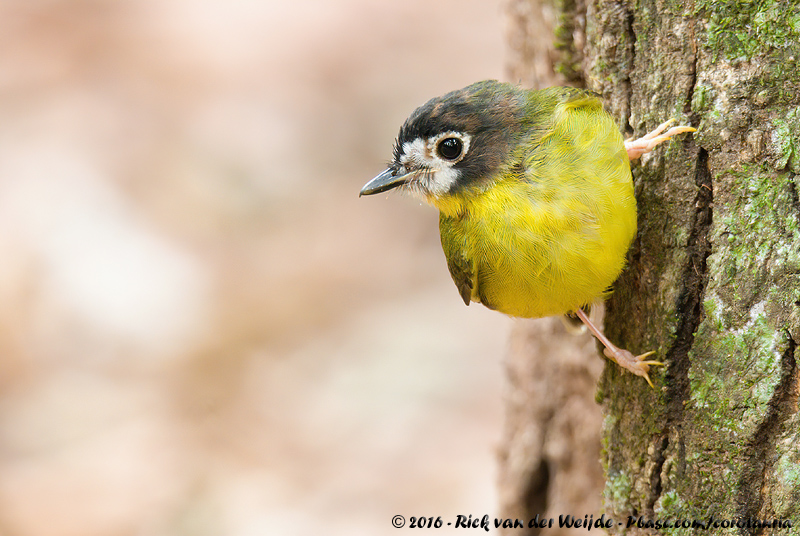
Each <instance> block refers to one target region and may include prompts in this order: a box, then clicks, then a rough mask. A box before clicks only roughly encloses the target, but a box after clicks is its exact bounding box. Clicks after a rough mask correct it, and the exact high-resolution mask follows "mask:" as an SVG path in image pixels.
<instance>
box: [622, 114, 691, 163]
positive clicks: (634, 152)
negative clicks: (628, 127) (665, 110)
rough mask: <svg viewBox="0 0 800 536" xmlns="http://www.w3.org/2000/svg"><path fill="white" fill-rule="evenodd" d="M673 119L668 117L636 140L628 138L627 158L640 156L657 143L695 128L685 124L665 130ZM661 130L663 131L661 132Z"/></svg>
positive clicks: (633, 158)
mask: <svg viewBox="0 0 800 536" xmlns="http://www.w3.org/2000/svg"><path fill="white" fill-rule="evenodd" d="M674 122H675V120H674V119H670V120H669V121H665V122H663V123H661V124H660V125H658V127H656V129H655V130H653V131H651V132H648V133H647V134H645V135H644V136H642V137H641V138H639V139H636V140H628V141H626V142H625V150H626V151H627V152H628V159H629V160H635V159H637V158H639V157H640V156H642V155H643V154H646V153H649V152H650V151H652V150H653V149H654V148H655V147H656V146H657V145H658V144H659V143H662V142H665V141H667V140H669V139H670V138H672V136H675V135H677V134H682V133H683V132H695V131H696V130H697V129H696V128H692V127H687V126H683V125H681V126H677V127H672V128H671V129H669V130H667V131H666V132H664V130H666V128H667V127H668V126H670V125H671V124H672V123H674ZM662 132H664V133H663V134H662Z"/></svg>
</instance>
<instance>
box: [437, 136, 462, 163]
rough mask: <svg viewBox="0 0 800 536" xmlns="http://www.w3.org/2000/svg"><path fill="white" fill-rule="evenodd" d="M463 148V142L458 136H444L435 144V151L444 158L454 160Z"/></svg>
mask: <svg viewBox="0 0 800 536" xmlns="http://www.w3.org/2000/svg"><path fill="white" fill-rule="evenodd" d="M463 150H464V143H463V142H462V141H461V140H459V139H458V138H445V139H443V140H442V141H440V142H439V144H438V145H437V146H436V152H437V153H439V156H441V157H442V158H444V159H446V160H455V159H456V158H458V157H459V156H461V151H463Z"/></svg>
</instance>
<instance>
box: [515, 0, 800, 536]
mask: <svg viewBox="0 0 800 536" xmlns="http://www.w3.org/2000/svg"><path fill="white" fill-rule="evenodd" d="M511 10H512V13H513V14H516V15H517V16H516V17H512V36H515V37H514V39H512V47H513V48H514V50H515V51H516V52H515V55H513V56H512V57H513V58H514V64H512V66H511V67H512V68H511V72H512V77H513V78H516V79H521V80H522V81H523V82H524V83H527V84H529V85H538V84H537V80H535V79H534V78H538V79H539V81H543V82H544V84H548V83H551V82H553V81H560V82H561V83H563V82H570V83H574V84H578V85H585V86H586V87H588V88H589V89H591V90H593V91H596V92H597V93H600V94H601V95H602V96H603V98H604V100H605V102H606V104H607V107H608V109H609V111H611V113H612V114H613V115H614V117H615V118H616V119H617V121H618V124H619V125H620V128H621V129H622V130H623V132H624V133H625V134H626V135H633V134H635V135H636V136H641V135H642V134H644V133H646V132H648V131H650V130H651V129H653V128H654V127H655V126H657V125H658V124H659V123H661V122H663V121H664V120H666V119H669V118H675V119H677V120H678V121H680V122H682V123H683V124H691V125H692V126H695V127H697V128H698V132H697V133H695V134H694V135H693V136H692V135H685V136H681V137H679V138H678V139H677V140H675V141H672V142H670V143H668V144H664V145H663V146H660V147H659V148H658V149H656V150H655V151H654V152H653V153H651V154H650V155H646V156H645V157H644V158H643V159H642V161H641V162H640V163H636V164H634V166H633V174H634V183H635V189H636V197H637V203H638V207H639V230H638V234H637V236H636V238H635V240H634V243H633V245H632V247H631V249H630V251H629V258H628V265H627V267H626V269H625V271H624V272H623V274H622V275H621V277H620V278H619V280H618V281H617V282H616V283H615V285H614V293H613V294H612V296H611V298H610V299H609V300H608V302H607V304H606V309H607V311H606V318H605V329H606V334H607V335H608V336H609V338H610V339H611V340H612V341H614V342H615V343H617V344H618V345H620V346H622V347H624V348H627V349H629V350H630V351H632V352H634V353H635V354H636V353H643V352H645V351H648V350H656V351H657V355H656V357H657V358H658V359H661V360H663V362H664V363H665V364H666V367H664V368H663V369H659V370H654V371H653V374H652V377H653V380H654V383H655V387H656V388H655V389H654V390H653V389H650V388H649V387H648V385H647V384H646V383H645V382H644V381H642V380H641V379H640V378H637V377H634V376H632V375H631V374H628V373H626V372H624V371H622V370H621V369H620V368H619V367H617V366H616V365H614V364H608V365H606V367H605V372H604V373H603V375H602V378H601V379H600V383H599V392H598V393H597V395H596V396H597V399H598V400H600V401H601V405H602V415H603V416H602V417H600V416H598V417H597V419H598V421H600V420H602V445H603V448H602V453H601V459H602V466H603V474H604V476H603V480H604V481H603V483H602V486H603V490H602V504H603V506H602V511H603V512H605V513H606V515H607V516H610V517H612V518H613V519H614V520H615V526H613V527H612V528H611V529H610V532H612V533H618V532H621V531H622V529H623V528H624V527H625V523H626V522H627V519H628V516H634V517H636V516H642V518H643V520H644V521H646V520H656V519H671V520H675V519H686V520H689V521H690V522H691V521H692V520H697V521H700V522H703V523H707V522H708V521H709V517H710V516H713V519H715V520H716V521H717V522H718V523H720V528H714V527H713V526H712V527H711V529H712V532H711V533H715V532H716V533H729V534H771V533H773V531H774V532H775V533H778V532H780V533H781V534H783V533H787V531H786V528H785V524H784V528H783V530H782V531H776V530H774V529H773V528H769V529H762V528H756V527H752V524H753V523H752V522H753V521H755V520H769V521H772V520H778V521H779V522H781V521H784V522H785V521H786V520H790V521H791V522H792V523H793V526H794V527H795V528H794V529H793V530H797V529H796V527H797V526H800V464H799V463H798V462H800V426H799V425H800V416H799V415H798V392H799V390H800V380H799V378H798V376H799V375H800V371H799V370H798V365H797V360H798V358H799V357H800V350H798V344H797V343H798V341H800V200H799V198H798V186H797V181H798V174H800V72H799V71H798V70H797V64H798V62H799V61H800V44H799V43H800V3H799V2H797V1H794V2H777V1H776V2H772V1H770V0H762V1H759V2H733V1H731V0H720V1H715V2H712V1H702V0H695V2H689V3H685V2H678V1H669V0H663V1H656V0H639V1H638V2H633V1H604V0H586V1H585V2H584V1H581V0H560V1H558V0H553V1H552V2H539V1H536V0H513V1H512V2H511ZM520 13H528V14H530V16H532V17H535V16H539V17H540V20H539V21H538V22H537V24H541V23H542V21H544V22H547V21H548V20H549V21H551V22H552V25H551V26H550V28H552V30H551V31H550V35H551V36H552V38H553V41H552V42H551V43H552V44H551V45H550V46H549V48H547V49H546V50H547V52H546V53H545V54H544V56H546V57H547V58H548V60H549V61H550V65H551V66H552V68H553V70H554V71H557V72H559V73H560V75H558V76H556V77H550V78H548V77H542V76H539V75H538V74H537V73H540V72H542V68H541V67H537V68H536V69H533V68H531V67H530V64H528V63H527V62H529V61H530V60H531V58H533V59H537V58H538V61H540V62H541V61H542V60H541V57H542V54H541V53H539V56H537V55H536V54H534V53H531V52H528V53H525V50H526V49H525V48H524V47H521V46H520V43H527V45H526V46H529V47H530V48H532V47H533V45H532V44H531V43H533V39H535V38H537V36H534V35H528V37H530V39H531V41H525V39H521V38H520V36H524V35H526V34H525V30H523V28H525V27H530V25H531V24H532V23H531V22H530V21H529V20H527V19H525V17H520V16H519V14H520ZM541 13H545V14H549V15H548V16H545V17H542V16H541ZM526 25H527V26H526ZM538 33H539V35H542V34H544V35H547V32H541V31H540V32H538ZM514 336H515V338H516V339H518V341H520V340H524V339H525V338H526V337H532V336H533V335H532V334H531V333H525V332H524V330H518V332H517V333H515V335H514ZM518 341H517V342H514V343H512V352H511V356H510V358H509V364H510V365H509V369H510V374H511V376H512V378H515V374H517V375H518V373H519V372H520V371H521V370H523V369H522V368H520V365H518V363H523V362H527V361H530V360H535V359H540V358H541V356H540V355H534V352H533V351H532V350H531V345H527V346H526V345H524V344H519V342H518ZM550 357H553V356H550ZM585 359H586V360H587V361H589V360H592V359H594V358H593V357H590V356H588V355H587V356H586V358H585ZM529 368H530V367H529ZM538 381H539V380H538V379H537V378H535V377H532V376H531V375H528V376H521V377H516V378H515V379H514V382H512V385H511V394H510V396H509V401H510V403H509V411H508V415H509V418H508V423H507V432H506V436H505V441H506V443H505V444H504V445H503V446H502V448H501V453H505V454H508V453H510V452H518V451H519V448H518V445H517V444H516V443H515V441H519V437H525V436H526V434H525V433H523V431H524V430H525V429H526V426H528V427H530V426H532V427H533V429H535V430H536V431H537V434H538V436H537V437H539V436H541V437H547V436H548V434H549V433H551V432H550V429H549V428H548V426H551V425H552V423H551V425H547V424H544V425H543V424H542V422H538V423H532V422H528V423H526V422H524V419H520V418H519V415H521V414H524V413H526V412H525V411H521V410H520V408H519V407H517V406H514V403H515V402H514V401H516V403H517V404H519V400H520V396H519V393H524V392H528V391H530V389H531V388H532V387H533V386H536V385H537V382H538ZM554 381H555V379H554ZM567 381H569V379H567ZM539 387H540V388H544V389H547V388H550V389H553V388H555V390H556V392H558V390H559V387H558V386H556V385H555V384H552V383H551V384H548V385H545V386H539ZM587 391H591V389H587ZM534 398H536V397H533V398H532V397H529V402H530V403H532V404H536V403H539V402H540V401H537V400H534ZM547 398H548V397H547V396H539V397H538V399H545V400H546V399H547ZM555 411H559V410H558V409H556V410H555ZM527 414H528V415H535V414H537V412H536V410H535V408H529V409H528V410H527ZM515 419H516V420H515ZM534 435H535V434H534ZM527 437H530V434H528V436H527ZM598 441H599V439H598ZM579 447H580V446H578V445H567V446H566V447H565V448H566V449H568V450H570V449H575V448H579ZM554 460H555V458H553V457H548V456H547V455H544V456H541V455H540V456H539V458H536V459H529V460H527V466H528V468H529V470H528V472H527V473H519V472H518V473H519V474H520V475H522V474H527V475H528V476H531V475H532V477H535V476H536V475H537V474H542V473H546V475H547V482H553V481H554V479H555V478H556V475H557V474H558V473H559V472H560V471H563V470H567V471H568V470H569V468H566V469H565V468H563V467H560V466H559V465H558V463H557V462H556V461H554ZM515 463H516V465H515V466H512V464H510V463H509V462H508V456H506V457H503V456H501V480H500V482H501V493H500V495H501V500H502V504H501V515H502V514H505V513H507V514H509V515H511V514H512V513H513V512H523V513H524V514H525V515H526V516H527V517H531V514H533V515H535V514H536V513H540V514H543V512H533V511H532V510H531V508H530V507H529V506H530V500H529V497H528V498H526V497H523V496H521V495H520V494H521V493H522V491H520V490H521V489H522V488H524V486H519V485H518V486H517V488H518V489H517V491H516V493H517V495H516V496H515V495H514V493H515V492H514V491H513V490H512V489H511V488H510V487H508V485H507V484H508V482H510V481H513V480H514V479H513V478H511V477H510V476H509V475H514V474H515V473H514V471H515V470H516V469H514V467H520V466H523V465H525V464H523V463H521V462H519V460H517V461H516V462H515ZM537 467H545V469H538V470H530V468H537ZM537 471H538V472H537ZM520 478H522V477H520ZM534 480H535V479H534ZM540 480H541V479H540ZM533 487H534V488H535V487H536V486H533ZM530 488H531V486H528V489H530ZM553 492H554V490H552V489H550V488H549V487H548V485H545V486H544V487H542V486H539V491H538V494H539V496H543V497H545V500H544V503H541V502H540V503H539V505H540V504H547V499H546V498H547V497H548V496H549V495H550V494H551V493H553ZM585 492H586V494H587V495H591V494H593V493H595V490H593V489H591V486H588V485H587V488H586V489H585ZM526 501H527V502H526ZM526 504H528V505H529V506H528V507H524V505H526ZM534 506H536V505H534ZM563 507H564V508H566V509H569V508H570V506H568V505H564V506H563ZM572 508H575V507H572ZM573 512H574V513H575V515H577V514H578V513H580V514H584V513H587V514H588V513H595V514H597V513H599V512H597V511H595V512H592V511H585V512H578V511H574V510H573ZM560 513H565V514H566V513H572V512H568V511H564V512H551V514H555V515H556V517H557V515H558V514H560ZM518 517H521V515H520V516H518ZM748 519H749V520H751V526H750V527H747V526H745V527H740V526H736V525H734V527H733V528H728V529H727V531H725V530H724V529H723V528H722V527H724V524H723V523H725V522H727V521H728V520H733V521H734V523H735V522H737V521H739V520H742V521H743V522H744V523H746V522H747V520H748ZM616 522H622V523H623V525H622V527H619V526H617V525H616ZM583 532H584V533H585V530H584V531H583ZM665 532H667V533H673V534H690V533H694V531H693V530H692V529H679V530H671V531H667V530H664V529H662V530H656V529H655V528H652V527H651V528H647V527H644V528H642V527H637V526H634V527H631V528H630V529H629V530H628V532H627V534H661V533H665ZM509 534H510V533H509ZM514 534H520V532H515V533H514ZM529 534H535V532H529Z"/></svg>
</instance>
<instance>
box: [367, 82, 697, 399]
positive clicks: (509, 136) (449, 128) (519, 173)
mask: <svg viewBox="0 0 800 536" xmlns="http://www.w3.org/2000/svg"><path fill="white" fill-rule="evenodd" d="M672 123H673V121H672V120H670V121H667V122H665V123H663V124H661V125H659V126H658V127H657V128H656V129H655V130H653V131H652V132H650V133H648V134H647V135H645V136H642V137H641V138H639V139H636V140H629V141H625V140H624V139H623V137H622V134H621V133H620V130H619V128H618V126H617V124H616V123H615V121H614V119H613V118H612V116H611V115H610V114H609V113H608V112H607V111H606V110H605V109H604V108H603V103H602V101H601V100H600V97H599V96H598V95H597V94H595V93H593V92H591V91H588V90H584V89H579V88H572V87H550V88H546V89H541V90H534V89H527V88H524V87H521V86H518V85H515V84H511V83H506V82H498V81H496V80H484V81H481V82H476V83H473V84H471V85H469V86H467V87H464V88H462V89H458V90H455V91H451V92H449V93H447V94H445V95H442V96H439V97H436V98H433V99H431V100H429V101H428V102H427V103H425V104H423V105H422V106H420V107H419V108H417V109H416V110H415V111H414V112H413V113H412V114H411V115H410V116H409V117H408V118H407V119H406V120H405V122H404V123H403V125H402V126H401V128H400V131H399V134H398V136H397V139H396V141H395V144H394V150H393V154H392V158H391V160H390V162H389V164H388V167H387V168H386V169H385V170H384V171H383V172H381V173H379V174H378V175H377V176H375V177H374V178H373V179H372V180H370V181H369V182H367V183H366V184H365V185H364V187H363V188H362V189H361V192H360V196H364V195H374V194H377V193H381V192H385V191H388V190H391V189H394V188H397V189H399V190H402V191H407V192H410V193H412V194H414V195H416V196H418V197H421V198H422V199H423V200H424V201H426V202H427V203H428V204H430V205H432V206H433V207H435V208H437V209H438V210H439V230H440V235H441V244H442V249H443V251H444V254H445V258H446V260H447V267H448V269H449V271H450V275H451V276H452V278H453V281H454V283H455V285H456V287H457V288H458V291H459V293H460V295H461V298H462V299H463V300H464V303H465V304H466V305H469V304H470V303H471V302H477V303H481V304H483V305H484V306H486V307H488V308H489V309H493V310H496V311H499V312H501V313H505V314H506V315H509V316H512V317H522V318H540V317H546V316H557V315H570V316H572V317H577V318H579V319H580V321H582V322H583V323H584V324H585V325H586V327H587V328H588V329H589V330H590V331H591V332H592V334H593V335H594V336H595V337H597V339H598V340H599V341H600V342H601V343H602V345H603V346H604V354H605V355H606V357H608V358H610V359H611V360H613V361H615V362H616V363H618V364H619V365H620V366H622V367H623V368H625V369H626V370H628V371H630V372H632V373H633V374H635V375H637V376H641V377H643V378H644V379H645V380H646V381H647V383H648V384H649V385H650V386H651V387H652V386H653V383H652V381H651V380H650V376H649V370H650V369H649V367H650V366H658V365H663V363H661V362H659V361H654V360H648V359H647V358H648V357H649V356H651V355H652V354H653V353H654V352H647V353H644V354H641V355H638V356H634V355H633V354H632V353H631V352H629V351H628V350H625V349H622V348H619V347H617V346H616V345H614V344H613V343H612V342H611V341H610V340H609V339H608V338H607V337H606V336H605V335H604V334H603V332H602V330H601V329H599V328H598V327H597V326H595V325H594V323H593V322H592V321H591V320H590V318H589V316H588V315H587V311H589V310H590V308H591V306H592V304H595V303H598V302H601V301H602V300H603V299H604V298H606V297H607V296H608V294H609V289H610V287H611V285H612V284H613V283H614V281H615V280H616V279H617V277H618V276H619V274H620V273H621V272H622V270H623V268H624V266H625V262H626V256H627V251H628V249H629V247H630V244H631V242H632V240H633V238H634V236H635V234H636V225H637V223H636V222H637V211H636V199H635V196H634V189H633V178H632V174H631V164H630V162H631V160H635V159H636V158H639V157H640V156H642V155H643V154H645V153H648V152H650V151H652V150H653V148H654V147H656V146H657V145H658V144H660V143H662V142H664V141H667V140H669V139H671V138H672V137H673V136H675V135H677V134H680V133H684V132H693V131H695V129H694V128H692V127H688V126H674V127H671V128H669V127H670V125H671V124H672Z"/></svg>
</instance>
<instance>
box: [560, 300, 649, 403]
mask: <svg viewBox="0 0 800 536" xmlns="http://www.w3.org/2000/svg"><path fill="white" fill-rule="evenodd" d="M574 313H575V316H577V317H578V318H580V319H581V321H582V322H583V323H584V324H585V325H586V327H587V328H589V331H591V332H592V334H593V335H594V336H595V337H597V340H599V341H600V342H601V343H602V344H603V346H605V349H604V350H603V353H604V354H605V355H606V357H608V358H609V359H611V360H612V361H614V362H615V363H616V364H618V365H619V366H621V367H622V368H624V369H627V370H629V371H631V372H632V373H634V374H636V375H637V376H641V377H642V378H644V379H645V380H646V381H647V384H648V385H650V387H653V382H651V381H650V374H649V372H650V367H651V366H662V367H663V366H664V363H662V362H661V361H645V358H646V357H647V356H651V355H653V354H654V353H655V352H654V351H653V352H647V353H644V354H642V355H639V356H634V355H633V354H632V353H630V352H629V351H628V350H623V349H622V348H619V347H617V346H616V345H614V343H612V342H611V341H610V340H608V337H606V336H605V335H604V334H603V332H602V331H600V330H599V329H598V328H597V326H595V325H594V323H593V322H592V321H591V320H590V319H589V316H588V315H587V314H586V313H585V312H584V311H583V309H577V310H576V311H574ZM653 389H655V387H653Z"/></svg>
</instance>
